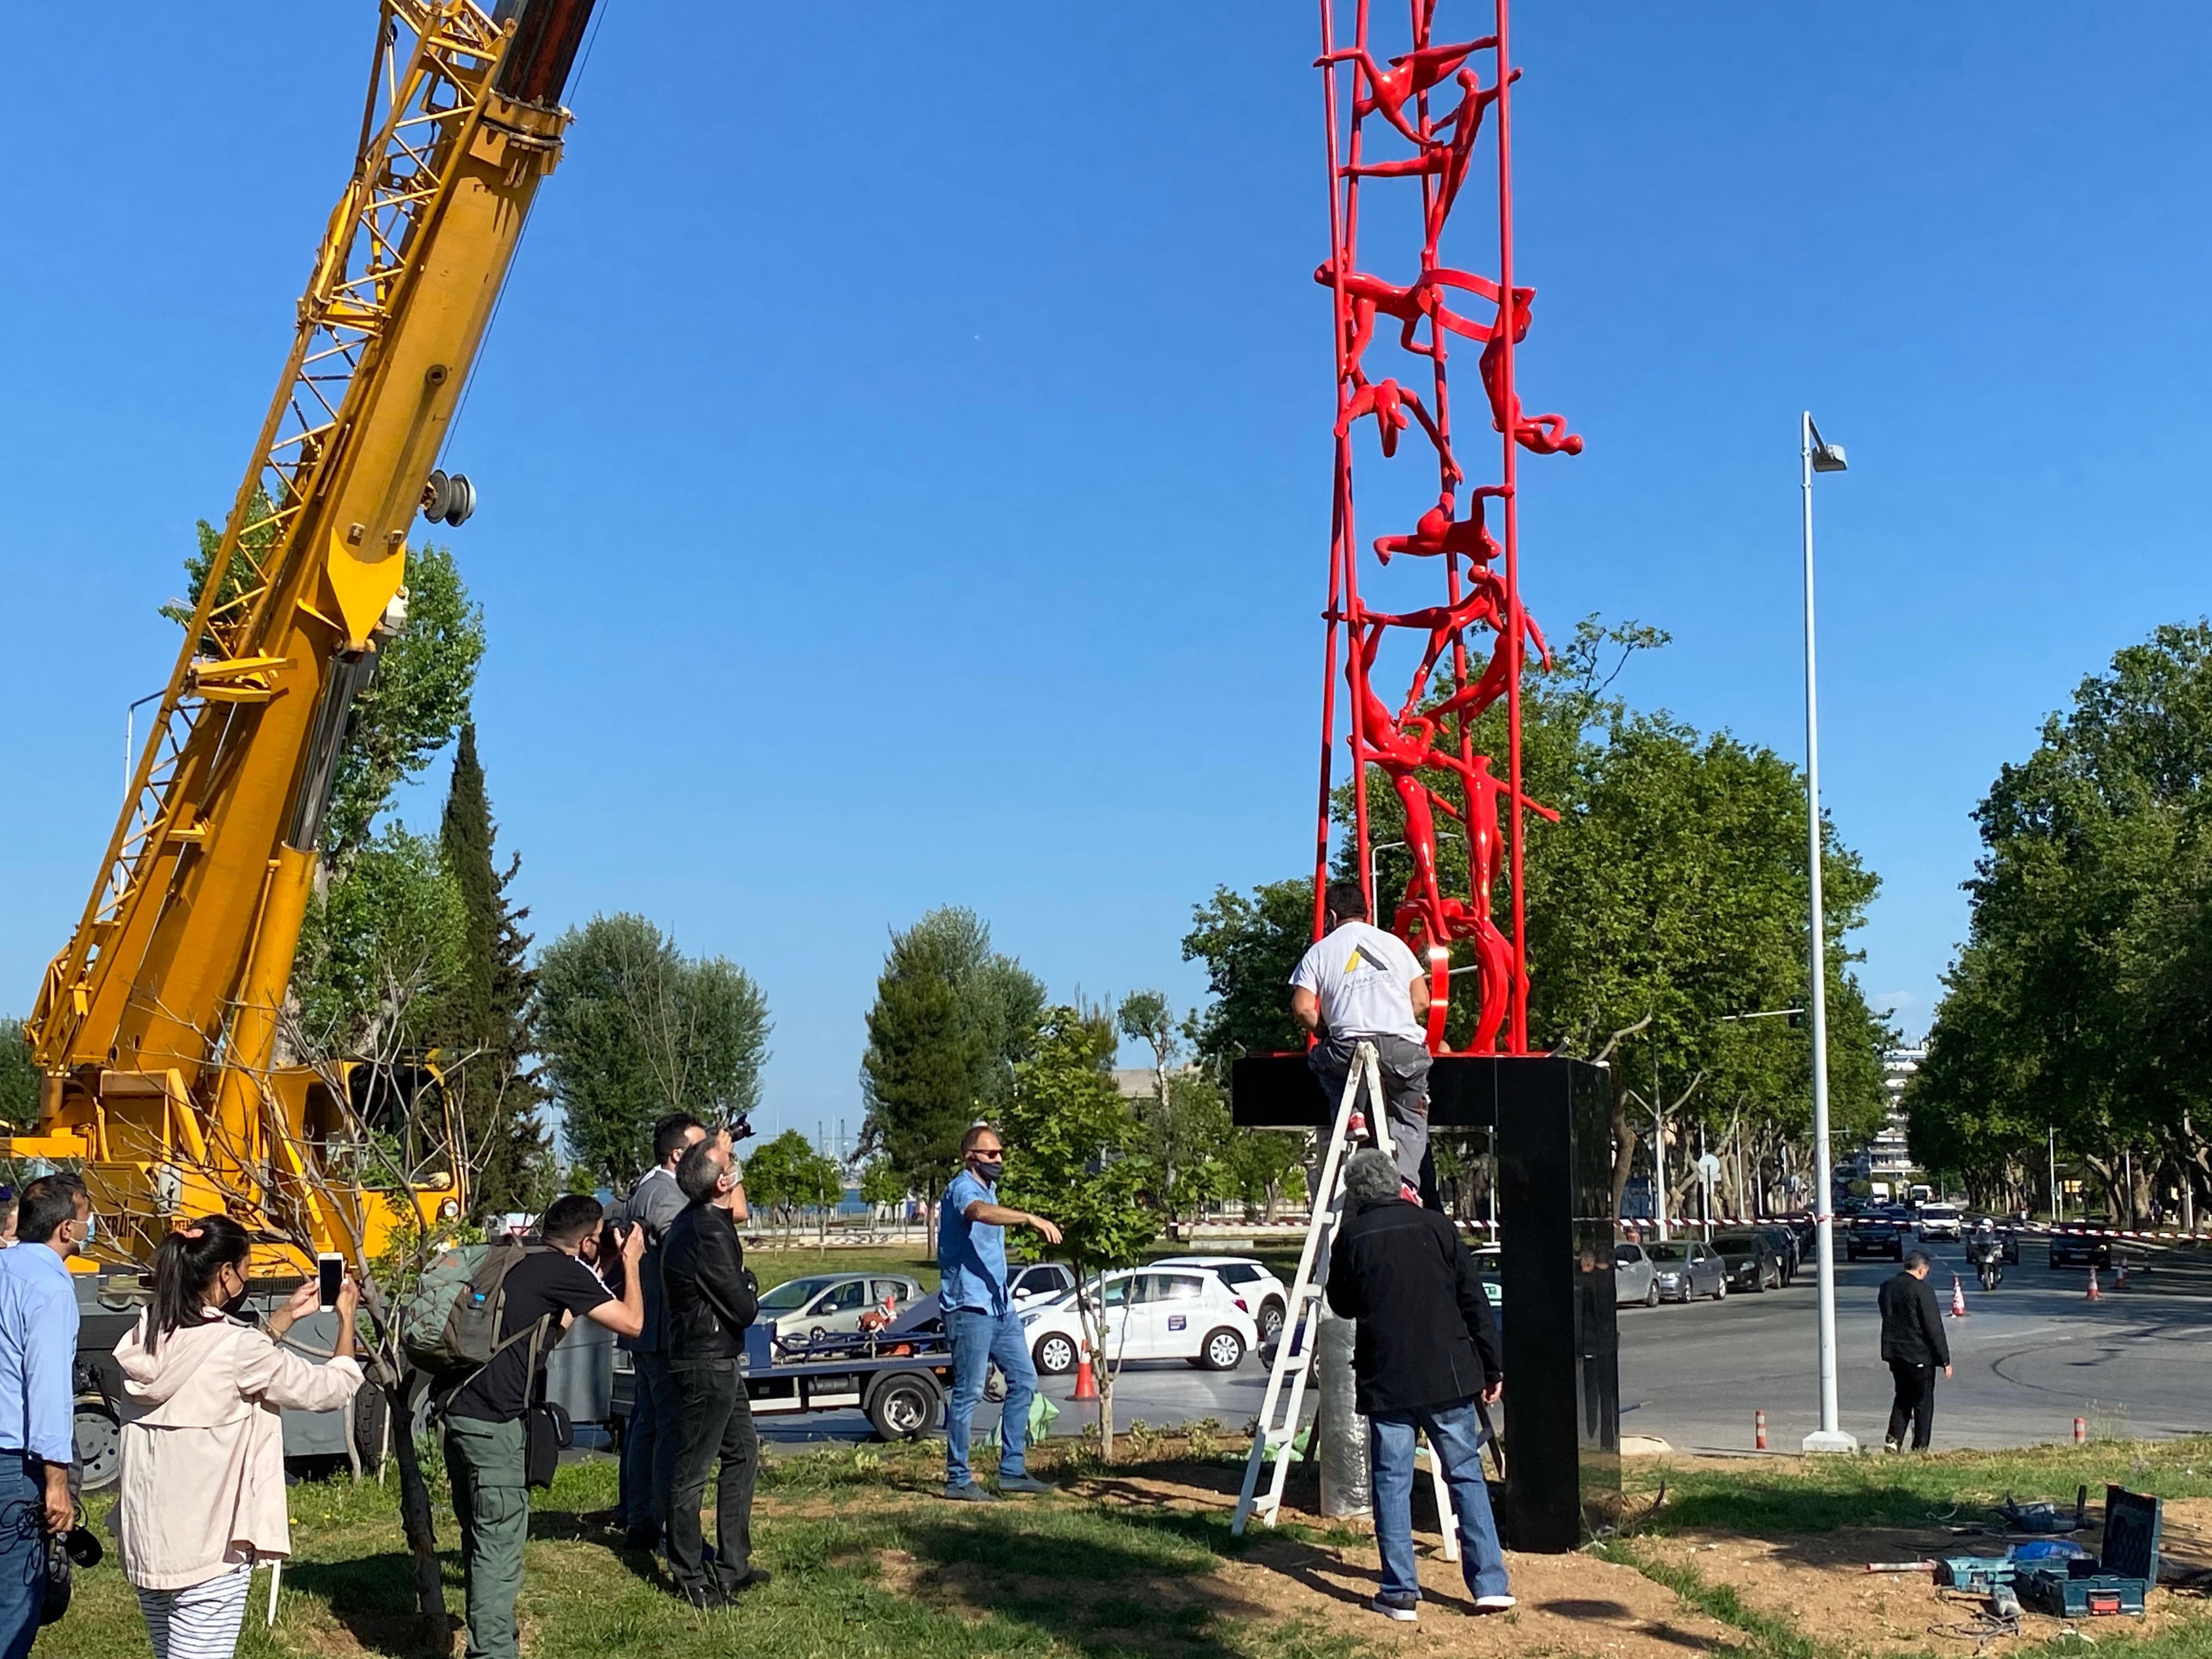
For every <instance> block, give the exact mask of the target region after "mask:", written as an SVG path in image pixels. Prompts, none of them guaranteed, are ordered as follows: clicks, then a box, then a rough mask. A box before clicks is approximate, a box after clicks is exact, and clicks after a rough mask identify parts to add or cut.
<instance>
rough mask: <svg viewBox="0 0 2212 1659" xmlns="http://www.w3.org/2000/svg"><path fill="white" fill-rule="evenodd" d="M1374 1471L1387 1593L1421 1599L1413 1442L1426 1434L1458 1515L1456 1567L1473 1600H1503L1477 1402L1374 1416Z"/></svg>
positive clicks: (1501, 1556)
mask: <svg viewBox="0 0 2212 1659" xmlns="http://www.w3.org/2000/svg"><path fill="white" fill-rule="evenodd" d="M1367 1425H1368V1441H1369V1445H1370V1450H1371V1451H1372V1454H1373V1459H1374V1464H1375V1541H1376V1544H1377V1545H1378V1546H1379V1547H1381V1549H1382V1552H1383V1595H1412V1596H1419V1595H1420V1593H1421V1581H1420V1579H1419V1577H1418V1576H1417V1575H1416V1573H1415V1572H1414V1571H1413V1436H1414V1433H1415V1432H1416V1431H1418V1430H1421V1429H1426V1430H1427V1431H1429V1449H1430V1450H1431V1451H1432V1452H1434V1453H1435V1454H1436V1455H1437V1456H1438V1457H1439V1458H1441V1459H1442V1460H1443V1466H1444V1484H1445V1485H1446V1486H1449V1488H1450V1489H1451V1500H1452V1510H1453V1511H1454V1513H1455V1514H1456V1515H1457V1516H1459V1550H1460V1556H1459V1564H1460V1570H1461V1571H1462V1572H1464V1573H1466V1575H1467V1588H1468V1594H1469V1595H1505V1594H1506V1593H1507V1591H1506V1588H1505V1557H1504V1554H1503V1553H1501V1552H1500V1551H1499V1549H1498V1525H1497V1523H1496V1522H1494V1521H1492V1519H1491V1516H1490V1491H1489V1488H1488V1487H1486V1486H1484V1485H1483V1484H1482V1423H1481V1419H1480V1418H1478V1417H1477V1416H1476V1415H1475V1411H1474V1401H1471V1400H1462V1401H1460V1402H1459V1404H1457V1405H1456V1406H1436V1407H1428V1408H1426V1409H1425V1410H1421V1411H1414V1412H1377V1413H1374V1414H1373V1415H1372V1416H1370V1418H1369V1419H1367Z"/></svg>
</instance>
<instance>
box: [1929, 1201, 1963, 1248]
mask: <svg viewBox="0 0 2212 1659" xmlns="http://www.w3.org/2000/svg"><path fill="white" fill-rule="evenodd" d="M1956 1237H1959V1206H1957V1205H1955V1204H1923V1205H1922V1206H1920V1240H1921V1243H1923V1244H1924V1243H1927V1242H1928V1241H1929V1239H1931V1238H1956Z"/></svg>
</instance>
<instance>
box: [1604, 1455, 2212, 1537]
mask: <svg viewBox="0 0 2212 1659" xmlns="http://www.w3.org/2000/svg"><path fill="white" fill-rule="evenodd" d="M2108 1481H2118V1483H2119V1484H2120V1485H2122V1486H2126V1487H2128V1488H2129V1489H2130V1491H2134V1492H2149V1493H2152V1494H2153V1495H2154V1496H2156V1497H2160V1498H2212V1437H2198V1438H2194V1439H2186V1440H2165V1441H2129V1440H2112V1441H2093V1442H2091V1443H2089V1444H2087V1445H2086V1446H2070V1445H2069V1446H2036V1447H2027V1448H2021V1449H2011V1450H2005V1451H1960V1452H1939V1453H1936V1454H1933V1455H1929V1454H1917V1455H1909V1456H1899V1457H1881V1456H1863V1457H1811V1458H1805V1459H1802V1460H1793V1461H1791V1462H1774V1463H1768V1462H1752V1461H1748V1460H1747V1461H1745V1462H1742V1463H1741V1464H1737V1463H1730V1464H1728V1465H1726V1466H1715V1465H1703V1466H1699V1467H1692V1468H1685V1467H1680V1466H1677V1465H1674V1464H1671V1463H1669V1462H1667V1461H1666V1460H1665V1459H1663V1458H1637V1459H1634V1460H1632V1461H1631V1462H1628V1463H1626V1465H1625V1467H1624V1469H1623V1473H1622V1485H1623V1488H1624V1497H1625V1498H1626V1505H1625V1507H1626V1512H1627V1513H1628V1514H1629V1515H1630V1516H1638V1515H1641V1514H1642V1513H1643V1512H1644V1510H1647V1509H1648V1508H1649V1506H1650V1504H1651V1503H1652V1501H1653V1500H1654V1499H1655V1498H1656V1497H1657V1495H1658V1489H1659V1487H1660V1486H1661V1484H1662V1482H1663V1483H1664V1485H1665V1486H1666V1491H1667V1501H1666V1504H1664V1506H1663V1507H1662V1508H1661V1509H1660V1510H1658V1511H1657V1512H1656V1514H1653V1515H1651V1516H1650V1518H1649V1519H1648V1520H1647V1521H1644V1522H1641V1524H1640V1529H1642V1530H1649V1531H1653V1532H1662V1533H1663V1532H1668V1531H1672V1530H1674V1529H1677V1528H1685V1527H1719V1528H1726V1529H1728V1530H1729V1531H1732V1532H1743V1533H1781V1532H1797V1533H1802V1532H1830V1531H1832V1530H1833V1529H1834V1528H1838V1527H1840V1526H1867V1525H1872V1526H1900V1527H1913V1526H1926V1525H1928V1524H1929V1523H1931V1522H1939V1521H1951V1520H1957V1521H1960V1522H1971V1521H1977V1520H1980V1519H1982V1518H1984V1516H1987V1515H1988V1514H1989V1513H1990V1507H1991V1505H1993V1504H1996V1503H1999V1502H2001V1501H2002V1499H2003V1498H2005V1496H2006V1495H2007V1494H2008V1493H2009V1494H2010V1495H2011V1496H2013V1497H2014V1498H2017V1499H2018V1500H2019V1501H2020V1502H2021V1503H2029V1502H2033V1501H2034V1500H2036V1499H2039V1498H2047V1499H2050V1500H2052V1501H2054V1502H2057V1503H2062V1504H2069V1505H2070V1504H2072V1503H2073V1501H2074V1493H2075V1488H2076V1487H2077V1486H2082V1485H2087V1486H2088V1488H2089V1498H2090V1501H2091V1502H2092V1503H2093V1504H2094V1503H2100V1502H2101V1501H2102V1500H2103V1498H2104V1493H2105V1486H2106V1482H2108Z"/></svg>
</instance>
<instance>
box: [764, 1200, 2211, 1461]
mask: <svg viewBox="0 0 2212 1659" xmlns="http://www.w3.org/2000/svg"><path fill="white" fill-rule="evenodd" d="M1924 1248H1926V1249H1928V1250H1929V1252H1930V1254H1931V1255H1934V1256H1935V1257H1936V1266H1935V1268H1934V1270H1933V1272H1932V1273H1930V1275H1929V1280H1930V1283H1931V1284H1933V1285H1935V1286H1936V1290H1937V1292H1938V1299H1939V1300H1940V1301H1942V1303H1943V1304H1945V1305H1946V1306H1948V1304H1949V1300H1950V1291H1951V1279H1952V1275H1953V1274H1954V1273H1956V1274H1958V1276H1959V1278H1960V1281H1961V1283H1962V1284H1963V1285H1964V1287H1965V1291H1966V1305H1967V1308H1968V1310H1969V1311H1968V1314H1967V1316H1966V1318H1964V1319H1947V1320H1946V1321H1945V1326H1946V1328H1947V1329H1948V1331H1949V1333H1950V1336H1951V1347H1952V1355H1953V1360H1954V1370H1955V1372H1956V1375H1955V1376H1953V1377H1951V1378H1949V1379H1948V1380H1945V1381H1942V1382H1939V1383H1938V1384H1937V1387H1936V1444H1937V1445H1938V1446H2004V1445H2029V1444H2034V1443H2037V1442H2039V1441H2051V1440H2064V1439H2067V1438H2068V1437H2070V1436H2071V1435H2072V1433H2073V1423H2074V1419H2075V1417H2077V1416H2079V1417H2082V1418H2084V1419H2087V1428H2088V1431H2089V1432H2090V1433H2091V1434H2093V1435H2100V1436H2103V1435H2121V1436H2147V1437H2148V1436H2163V1435H2174V1434H2183V1433H2191V1432H2199V1433H2201V1432H2208V1431H2212V1397H2208V1395H2207V1391H2206V1389H2205V1388H2204V1383H2203V1378H2204V1377H2205V1376H2206V1375H2207V1374H2208V1368H2212V1262H2207V1261H2200V1260H2198V1259H2197V1257H2196V1256H2195V1255H2173V1254H2171V1253H2159V1252H2151V1251H2145V1252H2143V1254H2142V1255H2140V1256H2133V1257H2131V1260H2134V1261H2142V1262H2145V1263H2147V1264H2148V1271H2147V1272H2142V1271H2133V1270H2131V1275H2130V1285H2129V1286H2128V1288H2126V1289H2125V1290H2117V1289H2114V1288H2113V1286H2112V1274H2111V1273H2109V1272H2105V1273H2100V1275H2099V1277H2100V1280H2101V1281H2102V1287H2103V1288H2104V1290H2105V1291H2106V1294H2105V1296H2104V1297H2103V1299H2102V1300H2100V1301H2097V1302H2091V1301H2089V1300H2088V1299H2087V1296H2086V1295H2085V1291H2086V1289H2087V1282H2088V1273H2087V1271H2086V1270H2085V1269H2082V1268H2079V1267H2075V1268H2062V1269H2059V1270H2057V1271H2055V1272H2054V1271H2053V1270H2051V1268H2050V1267H2047V1266H2045V1250H2044V1246H2043V1244H2042V1243H2041V1241H2040V1240H2037V1239H2033V1238H2031V1239H2028V1240H2027V1241H2025V1242H2024V1243H2023V1247H2022V1259H2021V1261H2020V1263H2019V1264H2018V1265H2017V1266H2013V1267H2007V1268H2006V1270H2005V1281H2004V1283H2003V1285H2002V1286H2001V1287H1999V1288H1998V1289H1997V1290H1996V1291H1993V1292H1990V1293H1986V1294H1985V1293H1984V1291H1982V1290H1981V1288H1980V1286H1979V1285H1978V1284H1976V1283H1975V1281H1974V1279H1973V1277H1972V1274H1971V1273H1969V1272H1968V1271H1967V1269H1966V1261H1965V1259H1964V1257H1963V1255H1961V1254H1960V1249H1959V1247H1958V1246H1957V1245H1955V1244H1951V1243H1944V1242H1940V1241H1939V1242H1935V1243H1930V1244H1929V1245H1927V1246H1925V1247H1924ZM1896 1271H1897V1267H1896V1264H1894V1263H1893V1262H1889V1261H1863V1262H1857V1263H1849V1264H1844V1263H1839V1264H1838V1270H1837V1298H1836V1324H1837V1344H1838V1357H1839V1362H1840V1363H1839V1367H1838V1394H1839V1399H1840V1403H1841V1411H1842V1419H1843V1426H1844V1428H1845V1429H1846V1430H1848V1431H1850V1432H1851V1433H1852V1434H1855V1435H1857V1437H1859V1440H1860V1442H1861V1443H1862V1444H1863V1445H1865V1446H1868V1447H1869V1448H1872V1447H1878V1446H1879V1445H1880V1444H1881V1436H1882V1431H1883V1426H1884V1425H1885V1423H1886V1422H1887V1418H1888V1414H1889V1400H1890V1387H1891V1385H1890V1377H1889V1371H1888V1368H1887V1366H1885V1365H1884V1364H1882V1363H1881V1358H1880V1357H1879V1353H1878V1351H1877V1349H1878V1340H1879V1337H1880V1328H1881V1322H1880V1319H1879V1317H1878V1316H1877V1315H1876V1313H1875V1291H1876V1290H1877V1289H1878V1288H1879V1286H1880V1285H1881V1281H1882V1280H1883V1279H1886V1278H1887V1277H1889V1275H1891V1274H1892V1273H1895V1272H1896ZM1509 1317H1510V1311H1509ZM1818 1340H1819V1338H1818V1323H1817V1315H1816V1312H1815V1309H1814V1295H1813V1284H1812V1273H1811V1268H1810V1267H1809V1264H1808V1267H1807V1268H1806V1270H1805V1271H1804V1272H1803V1273H1801V1274H1800V1276H1799V1277H1798V1279H1797V1281H1796V1284H1795V1285H1792V1286H1791V1287H1790V1289H1788V1290H1786V1291H1765V1292H1763V1293H1761V1294H1759V1295H1746V1294H1743V1293H1741V1292H1739V1293H1736V1294H1734V1295H1731V1296H1729V1297H1728V1298H1727V1299H1726V1300H1725V1301H1723V1302H1698V1303H1692V1304H1689V1305H1688V1306H1680V1305H1668V1306H1665V1307H1659V1308H1642V1307H1634V1308H1623V1309H1621V1310H1620V1403H1621V1421H1620V1426H1621V1432H1622V1433H1623V1434H1624V1435H1637V1434H1640V1435H1654V1436H1657V1437H1660V1438H1662V1439H1664V1440H1666V1441H1667V1442H1668V1443H1669V1444H1670V1445H1672V1446H1674V1447H1675V1448H1676V1449H1680V1450H1683V1451H1743V1452H1747V1451H1750V1450H1751V1449H1753V1415H1752V1414H1753V1412H1754V1411H1756V1410H1759V1409H1764V1410H1765V1413H1766V1420H1767V1445H1768V1447H1769V1449H1771V1450H1774V1451H1794V1450H1796V1449H1797V1447H1798V1445H1799V1443H1801V1442H1802V1440H1803V1438H1804V1437H1805V1436H1806V1435H1807V1434H1808V1433H1809V1432H1811V1431H1813V1430H1814V1428H1816V1427H1817V1426H1818V1425H1819V1417H1820V1385H1819V1355H1818ZM1073 1387H1074V1384H1073V1380H1072V1379H1070V1378H1065V1377H1060V1378H1050V1379H1048V1380H1047V1381H1046V1383H1045V1393H1046V1395H1048V1397H1049V1398H1051V1399H1053V1400H1054V1401H1055V1402H1056V1403H1057V1404H1058V1405H1059V1406H1060V1419H1059V1420H1058V1421H1057V1422H1056V1423H1055V1424H1054V1425H1053V1431H1054V1433H1061V1434H1066V1433H1073V1432H1076V1431H1078V1430H1079V1429H1080V1427H1081V1426H1082V1425H1083V1424H1084V1422H1085V1420H1087V1419H1088V1418H1089V1416H1090V1409H1089V1407H1087V1406H1085V1407H1077V1406H1075V1405H1073V1403H1072V1402H1071V1401H1069V1399H1068V1396H1069V1395H1070V1394H1071V1393H1072V1392H1073ZM1266 1387H1267V1376H1266V1374H1265V1372H1264V1371H1262V1370H1261V1367H1260V1364H1259V1361H1258V1360H1257V1359H1255V1358H1247V1359H1246V1360H1245V1362H1244V1364H1243V1368H1242V1369H1241V1370H1237V1371H1235V1372H1233V1373H1229V1374H1226V1375H1224V1374H1220V1373H1216V1372H1211V1371H1201V1370H1194V1369H1192V1368H1191V1367H1190V1366H1188V1365H1186V1364H1182V1362H1180V1361H1176V1360H1166V1361H1151V1362H1145V1363H1140V1364H1130V1365H1128V1366H1127V1367H1126V1368H1125V1369H1124V1370H1123V1371H1122V1374H1121V1379H1120V1382H1119V1383H1118V1384H1117V1386H1116V1388H1115V1419H1116V1421H1117V1422H1118V1423H1119V1424H1120V1425H1121V1426H1123V1427H1125V1428H1126V1427H1127V1425H1128V1424H1129V1423H1130V1422H1131V1421H1132V1420H1133V1419H1143V1420H1144V1421H1146V1423H1149V1424H1152V1425H1155V1426H1158V1427H1166V1426H1171V1425H1177V1424H1181V1423H1185V1422H1190V1421H1194V1420H1197V1419H1203V1418H1208V1417H1211V1418H1213V1419H1217V1420H1218V1421H1219V1422H1220V1423H1221V1425H1223V1426H1224V1428H1225V1429H1226V1430H1227V1431H1229V1432H1230V1433H1231V1434H1232V1435H1234V1434H1236V1433H1237V1432H1238V1431H1240V1430H1241V1429H1242V1428H1243V1425H1245V1423H1247V1422H1248V1421H1249V1419H1252V1418H1253V1417H1254V1416H1255V1415H1257V1413H1258V1412H1259V1409H1260V1401H1261V1394H1262V1392H1263V1391H1264V1390H1265V1389H1266ZM995 1419H996V1409H995V1408H994V1407H991V1406H989V1405H985V1406H984V1407H982V1409H981V1411H980V1412H979V1413H978V1414H977V1419H976V1432H977V1433H978V1434H979V1435H981V1434H983V1433H985V1432H987V1431H988V1428H989V1426H990V1425H991V1424H992V1423H993V1422H994V1420H995ZM760 1426H761V1430H762V1432H763V1435H764V1436H766V1437H768V1438H769V1439H771V1440H775V1441H781V1442H786V1443H789V1442H795V1441H805V1440H823V1439H837V1440H852V1439H861V1438H865V1437H866V1436H867V1434H868V1432H869V1431H868V1425H867V1423H866V1419H863V1418H862V1417H861V1416H860V1414H859V1413H823V1414H822V1415H818V1416H811V1417H803V1418H775V1417H763V1418H762V1419H760Z"/></svg>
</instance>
